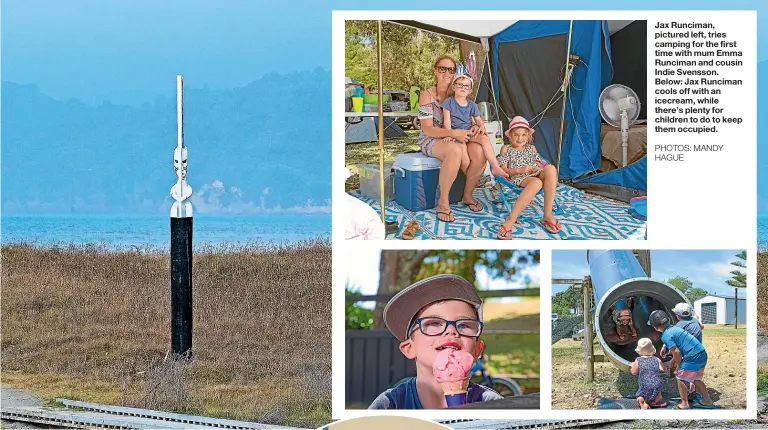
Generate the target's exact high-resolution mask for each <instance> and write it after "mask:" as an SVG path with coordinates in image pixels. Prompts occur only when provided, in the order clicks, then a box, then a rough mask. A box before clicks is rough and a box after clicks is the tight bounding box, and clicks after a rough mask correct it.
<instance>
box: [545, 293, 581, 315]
mask: <svg viewBox="0 0 768 430" xmlns="http://www.w3.org/2000/svg"><path fill="white" fill-rule="evenodd" d="M583 300H584V295H583V294H582V290H581V289H580V288H578V287H577V286H576V285H571V286H570V287H568V288H567V289H566V290H565V291H561V292H559V293H557V294H555V295H554V296H553V297H552V312H555V313H557V314H558V315H559V316H567V315H570V314H571V310H573V311H575V312H576V313H577V314H578V313H579V309H581V308H582V306H583Z"/></svg>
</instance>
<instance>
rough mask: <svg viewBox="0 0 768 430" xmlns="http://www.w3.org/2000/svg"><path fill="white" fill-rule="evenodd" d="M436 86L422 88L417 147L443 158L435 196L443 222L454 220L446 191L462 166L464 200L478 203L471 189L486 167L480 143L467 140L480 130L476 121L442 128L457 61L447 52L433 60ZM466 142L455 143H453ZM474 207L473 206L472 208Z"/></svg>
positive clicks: (477, 134)
mask: <svg viewBox="0 0 768 430" xmlns="http://www.w3.org/2000/svg"><path fill="white" fill-rule="evenodd" d="M433 70H434V73H435V86H434V87H431V88H429V89H427V90H426V91H422V92H421V94H420V95H419V120H420V121H421V134H420V135H419V147H420V148H421V152H422V153H424V155H427V156H429V157H435V158H437V159H438V160H440V161H441V162H442V164H441V166H440V176H439V178H438V183H439V192H440V194H439V196H438V200H437V207H436V208H435V211H436V212H437V218H438V219H439V220H440V221H443V222H451V221H454V220H455V218H454V215H453V212H452V211H451V206H450V201H449V199H448V193H449V191H450V190H451V185H453V181H455V180H456V175H458V173H459V169H461V170H462V171H463V172H464V174H465V175H466V176H467V181H466V185H465V187H464V198H463V201H464V203H465V204H467V205H470V206H471V207H477V206H478V205H480V203H479V202H478V201H477V200H475V199H474V197H472V191H474V189H475V187H476V186H477V182H478V181H479V180H480V175H482V173H483V170H485V163H486V159H485V155H484V154H483V148H482V146H481V145H480V144H479V143H474V142H470V141H471V140H472V139H473V138H477V137H479V136H480V135H481V134H482V130H481V129H480V127H478V126H477V125H473V126H472V127H471V128H470V129H469V130H464V129H456V130H451V129H446V128H444V117H443V107H442V103H443V102H444V101H445V100H446V99H448V97H449V95H448V90H449V88H450V87H451V83H452V82H453V76H454V74H455V73H456V62H455V61H454V60H453V58H451V57H450V56H448V55H443V56H440V57H438V58H437V60H435V63H434V69H433ZM457 142H458V143H466V145H457V144H456V143H457ZM467 157H468V158H469V163H465V165H464V166H462V160H463V159H466V158H467ZM473 210H474V209H473Z"/></svg>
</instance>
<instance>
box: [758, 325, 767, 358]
mask: <svg viewBox="0 0 768 430" xmlns="http://www.w3.org/2000/svg"><path fill="white" fill-rule="evenodd" d="M766 363H768V333H760V334H758V336H757V365H758V366H760V365H763V364H766Z"/></svg>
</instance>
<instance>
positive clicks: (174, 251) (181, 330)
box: [171, 217, 192, 358]
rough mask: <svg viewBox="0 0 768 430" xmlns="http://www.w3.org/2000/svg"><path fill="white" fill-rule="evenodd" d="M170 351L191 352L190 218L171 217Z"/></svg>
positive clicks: (175, 352) (178, 352) (187, 353)
mask: <svg viewBox="0 0 768 430" xmlns="http://www.w3.org/2000/svg"><path fill="white" fill-rule="evenodd" d="M171 351H172V352H173V354H174V355H182V356H184V357H186V358H190V356H191V353H192V217H189V218H171Z"/></svg>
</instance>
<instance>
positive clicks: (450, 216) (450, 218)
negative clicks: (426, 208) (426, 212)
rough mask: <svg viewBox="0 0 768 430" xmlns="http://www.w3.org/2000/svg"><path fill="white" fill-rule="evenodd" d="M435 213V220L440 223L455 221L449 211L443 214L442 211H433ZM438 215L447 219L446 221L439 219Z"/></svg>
mask: <svg viewBox="0 0 768 430" xmlns="http://www.w3.org/2000/svg"><path fill="white" fill-rule="evenodd" d="M435 213H436V214H437V220H438V221H442V222H454V221H456V218H455V217H454V216H453V211H451V210H449V211H448V212H444V211H439V210H437V209H435ZM440 215H443V216H444V217H447V218H449V219H447V220H444V219H440Z"/></svg>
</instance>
